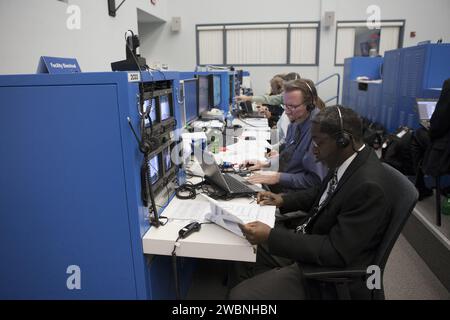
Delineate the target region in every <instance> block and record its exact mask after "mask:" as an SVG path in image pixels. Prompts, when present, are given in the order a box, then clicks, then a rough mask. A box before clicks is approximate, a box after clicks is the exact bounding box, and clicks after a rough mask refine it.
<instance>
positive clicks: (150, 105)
mask: <svg viewBox="0 0 450 320" xmlns="http://www.w3.org/2000/svg"><path fill="white" fill-rule="evenodd" d="M148 108H151V110H150V114H149V117H150V118H151V119H152V123H155V122H156V121H157V119H156V103H155V99H151V100H150V99H148V100H144V111H147V110H148ZM145 124H146V125H148V124H150V120H149V119H145Z"/></svg>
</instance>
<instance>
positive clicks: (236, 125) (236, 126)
mask: <svg viewBox="0 0 450 320" xmlns="http://www.w3.org/2000/svg"><path fill="white" fill-rule="evenodd" d="M241 128H242V126H241V125H240V124H235V125H233V129H235V130H236V129H241Z"/></svg>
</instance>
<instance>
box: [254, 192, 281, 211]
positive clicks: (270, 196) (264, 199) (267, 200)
mask: <svg viewBox="0 0 450 320" xmlns="http://www.w3.org/2000/svg"><path fill="white" fill-rule="evenodd" d="M257 202H258V203H259V204H260V205H263V206H277V207H278V208H280V207H282V206H283V197H282V196H281V195H280V194H276V193H273V192H269V191H265V192H260V193H258V196H257Z"/></svg>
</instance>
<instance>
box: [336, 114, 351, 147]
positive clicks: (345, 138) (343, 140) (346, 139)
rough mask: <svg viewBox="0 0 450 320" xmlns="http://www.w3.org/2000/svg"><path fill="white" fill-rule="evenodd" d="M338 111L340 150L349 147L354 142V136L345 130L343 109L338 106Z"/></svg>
mask: <svg viewBox="0 0 450 320" xmlns="http://www.w3.org/2000/svg"><path fill="white" fill-rule="evenodd" d="M336 110H337V113H338V116H339V131H338V132H336V145H337V146H338V148H342V149H343V148H345V147H347V146H348V145H349V144H350V142H352V140H353V137H352V134H351V133H349V132H347V131H345V130H344V118H343V117H342V113H341V109H340V108H339V106H336Z"/></svg>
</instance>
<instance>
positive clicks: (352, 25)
mask: <svg viewBox="0 0 450 320" xmlns="http://www.w3.org/2000/svg"><path fill="white" fill-rule="evenodd" d="M404 25H405V21H384V22H383V21H382V22H381V28H380V29H369V28H367V26H366V22H364V21H358V22H343V21H338V22H337V28H336V54H335V65H343V64H344V59H345V58H348V57H353V56H363V57H367V56H370V55H371V54H374V55H384V52H385V51H387V50H393V49H397V48H401V47H402V42H403V28H404Z"/></svg>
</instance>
